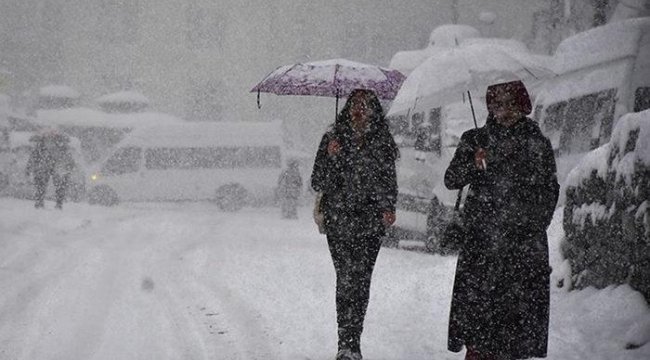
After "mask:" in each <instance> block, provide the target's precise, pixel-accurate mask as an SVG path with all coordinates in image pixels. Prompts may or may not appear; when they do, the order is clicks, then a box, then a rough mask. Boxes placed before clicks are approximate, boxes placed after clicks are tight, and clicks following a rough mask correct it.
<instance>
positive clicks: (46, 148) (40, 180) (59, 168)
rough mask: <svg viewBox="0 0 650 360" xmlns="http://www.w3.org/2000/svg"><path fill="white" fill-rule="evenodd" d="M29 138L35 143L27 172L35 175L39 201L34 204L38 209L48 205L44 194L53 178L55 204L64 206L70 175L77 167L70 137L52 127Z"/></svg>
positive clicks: (36, 195)
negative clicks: (70, 145) (71, 150)
mask: <svg viewBox="0 0 650 360" xmlns="http://www.w3.org/2000/svg"><path fill="white" fill-rule="evenodd" d="M30 140H31V141H33V142H34V149H33V150H32V152H31V154H30V156H29V160H28V161H27V168H26V169H25V172H26V175H27V176H28V177H29V176H33V180H34V186H35V192H34V198H35V200H36V202H35V204H34V206H35V207H36V208H37V209H38V208H42V207H44V206H45V193H46V191H47V185H48V183H49V181H50V178H52V183H53V185H54V195H55V196H54V197H55V201H56V205H55V207H56V208H57V209H62V208H63V201H64V199H65V196H66V190H67V187H68V182H69V180H70V174H71V173H72V170H73V169H74V166H75V164H74V160H73V158H72V154H71V152H70V147H69V142H70V139H69V138H68V137H67V136H66V135H64V134H61V133H59V132H57V131H53V130H50V131H47V132H45V133H43V134H39V135H35V136H33V137H32V138H31V139H30Z"/></svg>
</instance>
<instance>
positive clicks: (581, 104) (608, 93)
mask: <svg viewBox="0 0 650 360" xmlns="http://www.w3.org/2000/svg"><path fill="white" fill-rule="evenodd" d="M615 101H616V89H607V90H603V91H599V92H596V93H591V94H587V95H583V96H580V97H577V98H572V99H569V100H567V101H560V102H557V103H554V104H551V105H549V106H548V107H547V108H546V111H545V115H546V116H545V117H544V118H543V120H542V122H543V129H544V132H545V133H546V134H547V135H548V136H549V137H551V138H552V139H553V138H556V136H559V144H558V143H557V142H554V146H558V148H559V151H560V153H576V152H584V151H588V150H592V149H595V148H597V147H598V146H599V145H600V144H601V143H605V142H607V141H609V137H610V135H611V133H612V125H613V123H614V110H615V109H614V107H615ZM556 139H557V138H556Z"/></svg>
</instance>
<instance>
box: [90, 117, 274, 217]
mask: <svg viewBox="0 0 650 360" xmlns="http://www.w3.org/2000/svg"><path fill="white" fill-rule="evenodd" d="M283 160H284V157H283V139H282V131H281V124H280V123H279V122H264V123H262V122H254V123H253V122H216V123H203V122H202V123H182V124H167V125H158V126H151V127H141V128H136V129H134V130H133V131H132V132H131V133H129V134H128V135H127V137H126V138H125V139H124V140H123V141H122V142H120V143H119V144H118V146H117V147H116V148H115V149H114V151H113V152H112V153H111V154H110V155H109V156H108V157H107V158H105V159H104V160H103V161H101V162H100V166H99V167H98V169H97V171H96V172H94V173H93V175H92V176H91V188H90V190H89V195H88V200H89V202H90V203H97V204H103V205H114V204H117V203H118V202H120V201H162V200H166V201H170V200H171V201H177V200H214V201H215V202H216V203H217V205H219V207H220V208H222V209H224V210H229V211H236V210H239V209H241V207H243V206H244V205H246V204H265V203H270V202H271V201H272V200H273V193H274V188H275V186H276V182H277V179H278V176H279V174H280V171H281V169H282V166H283Z"/></svg>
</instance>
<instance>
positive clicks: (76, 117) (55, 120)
mask: <svg viewBox="0 0 650 360" xmlns="http://www.w3.org/2000/svg"><path fill="white" fill-rule="evenodd" d="M35 121H36V122H37V123H38V124H39V125H43V126H91V127H109V128H134V127H140V126H151V125H156V124H161V123H162V124H168V123H180V122H183V120H182V119H180V118H177V117H175V116H173V115H169V114H164V113H158V112H140V113H129V114H107V113H104V112H101V111H99V110H95V109H89V108H72V109H60V110H39V111H37V113H36V119H35Z"/></svg>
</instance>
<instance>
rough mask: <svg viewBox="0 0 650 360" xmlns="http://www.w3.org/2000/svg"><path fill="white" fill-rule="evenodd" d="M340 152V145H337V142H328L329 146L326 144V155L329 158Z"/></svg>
mask: <svg viewBox="0 0 650 360" xmlns="http://www.w3.org/2000/svg"><path fill="white" fill-rule="evenodd" d="M340 152H341V144H339V141H338V140H330V142H329V144H327V153H328V154H330V155H331V156H335V155H338V153H340Z"/></svg>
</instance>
